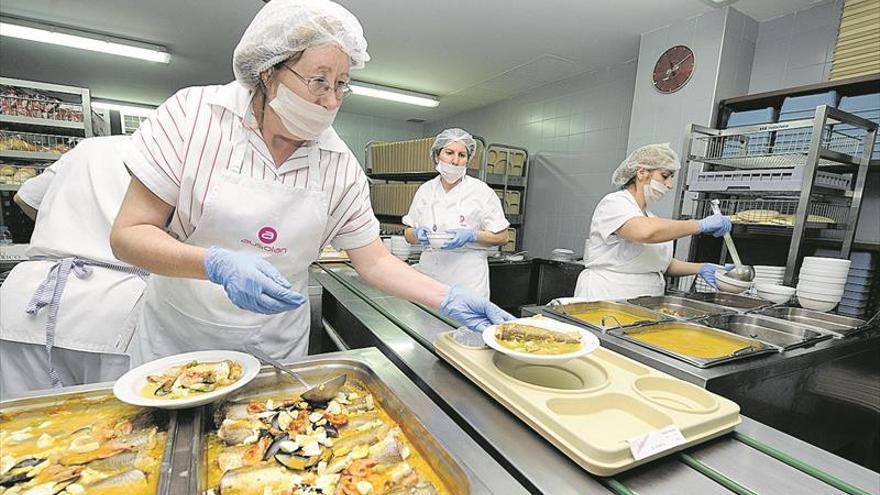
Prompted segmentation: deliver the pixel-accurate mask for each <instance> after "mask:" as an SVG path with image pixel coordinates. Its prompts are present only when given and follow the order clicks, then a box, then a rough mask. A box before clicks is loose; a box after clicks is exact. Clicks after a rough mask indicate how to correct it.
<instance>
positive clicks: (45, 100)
mask: <svg viewBox="0 0 880 495" xmlns="http://www.w3.org/2000/svg"><path fill="white" fill-rule="evenodd" d="M0 113H2V114H3V115H11V116H15V117H30V118H35V119H46V120H60V121H65V122H82V121H83V107H82V105H78V104H74V103H66V102H62V101H60V100H57V99H54V98H49V97H42V96H34V97H26V96H17V95H9V94H5V95H0Z"/></svg>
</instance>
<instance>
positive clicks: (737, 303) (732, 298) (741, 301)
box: [684, 292, 772, 311]
mask: <svg viewBox="0 0 880 495" xmlns="http://www.w3.org/2000/svg"><path fill="white" fill-rule="evenodd" d="M684 297H685V298H687V299H693V300H695V301H704V302H708V303H712V304H717V305H718V306H724V307H726V308H730V309H733V310H736V311H751V310H754V309H758V308H765V307H767V306H770V305H771V304H772V303H771V302H769V301H765V300H763V299H757V298H754V297H747V296H740V295H737V294H728V293H726V292H702V293H697V294H686V295H685V296H684Z"/></svg>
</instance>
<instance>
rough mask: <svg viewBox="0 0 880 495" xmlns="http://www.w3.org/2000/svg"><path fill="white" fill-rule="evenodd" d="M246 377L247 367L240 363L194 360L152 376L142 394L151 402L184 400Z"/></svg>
mask: <svg viewBox="0 0 880 495" xmlns="http://www.w3.org/2000/svg"><path fill="white" fill-rule="evenodd" d="M243 374H244V368H243V367H242V366H241V363H238V362H237V361H232V360H229V359H226V360H223V361H216V362H199V361H191V362H189V363H186V364H184V365H181V366H172V367H170V368H168V369H167V370H165V371H163V372H162V373H161V374H158V375H150V376H148V377H147V383H146V384H145V385H144V386H143V387H142V388H141V390H140V394H141V396H142V397H146V398H148V399H182V398H184V397H190V396H192V395H197V394H203V393H208V392H213V391H215V390H218V389H220V388H222V387H225V386H227V385H231V384H233V383H235V382H237V381H238V380H239V379H240V378H241V376H242V375H243Z"/></svg>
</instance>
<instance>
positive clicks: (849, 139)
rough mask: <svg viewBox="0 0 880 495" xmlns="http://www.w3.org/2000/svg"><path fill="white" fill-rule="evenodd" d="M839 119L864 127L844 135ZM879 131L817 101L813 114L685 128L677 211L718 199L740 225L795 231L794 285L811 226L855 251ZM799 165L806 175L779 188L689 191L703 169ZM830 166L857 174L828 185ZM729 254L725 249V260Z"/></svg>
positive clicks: (788, 273)
mask: <svg viewBox="0 0 880 495" xmlns="http://www.w3.org/2000/svg"><path fill="white" fill-rule="evenodd" d="M839 124H848V125H850V126H853V127H855V128H857V129H859V130H860V131H863V132H864V134H862V135H861V136H858V135H855V137H854V135H853V133H846V134H844V133H843V132H840V131H837V130H835V126H836V125H839ZM876 133H877V124H875V123H874V122H871V121H869V120H865V119H862V118H860V117H857V116H855V115H852V114H849V113H846V112H843V111H840V110H838V109H836V108H833V107H828V106H825V105H823V106H820V107H817V108H816V113H815V115H814V117H813V118H812V119H803V120H793V121H788V122H778V123H772V124H761V125H755V126H748V127H734V128H728V129H713V128H709V127H704V126H700V125H696V124H693V125H691V126H690V129H689V130H688V132H687V133H686V135H685V140H684V148H683V149H684V156H685V160H684V167H683V170H682V171H681V172H680V175H679V179H678V196H677V198H676V202H675V206H674V210H673V218H701V217H703V216H706V215H709V214H711V201H712V200H714V199H718V200H719V201H720V206H721V210H722V213H724V214H725V215H736V216H737V220H738V223H735V224H734V225H735V229H736V232H738V233H746V234H757V235H761V236H777V237H778V238H779V239H785V238H790V241H789V242H790V244H789V248H788V255H787V262H786V270H785V283H786V284H788V285H790V284H792V282H793V281H794V276H795V273H796V271H795V268H796V265H797V262H798V260H799V255H800V254H801V249H802V248H803V241H804V240H805V239H806V238H807V235H808V232H809V233H810V234H814V233H817V234H819V237H820V238H821V239H822V240H826V241H828V240H831V241H834V242H835V244H836V245H839V246H840V256H841V257H842V258H848V257H849V255H850V251H851V249H852V244H853V239H854V237H855V230H856V224H857V222H858V218H859V212H860V208H861V201H862V195H863V192H864V187H865V178H866V176H867V173H868V168H869V163H870V158H871V153H872V151H873V147H874V139H875V135H876ZM799 167H803V171H802V175H801V182H800V184H799V185H797V187H794V188H792V187H784V188H780V189H774V187H773V186H772V185H767V184H765V185H761V186H759V187H757V188H756V189H758V190H750V189H749V188H743V189H737V188H728V189H726V190H717V191H712V192H709V191H700V192H696V193H694V192H690V188H691V187H692V184H693V183H694V180H695V178H696V177H697V176H698V175H700V174H701V173H702V172H719V171H757V170H760V171H762V172H770V171H778V170H792V169H797V168H799ZM825 173H831V174H834V173H837V174H841V173H842V174H851V175H850V176H849V180H848V187H845V188H840V187H838V188H831V187H827V184H826V182H824V181H823V180H822V179H823V174H825ZM826 178H827V177H826ZM836 178H837V179H840V177H839V176H838V177H836ZM844 182H846V181H844ZM823 184H824V185H823ZM695 242H699V238H696V239H695ZM695 247H696V246H695V245H694V244H693V243H692V244H691V246H690V250H689V251H690V252H689V256H688V257H689V259H692V260H693V258H694V255H695V253H696V251H697V250H696V249H695ZM726 254H727V253H726V251H725V250H724V249H723V248H722V252H721V260H722V262H723V261H724V259H725V258H726Z"/></svg>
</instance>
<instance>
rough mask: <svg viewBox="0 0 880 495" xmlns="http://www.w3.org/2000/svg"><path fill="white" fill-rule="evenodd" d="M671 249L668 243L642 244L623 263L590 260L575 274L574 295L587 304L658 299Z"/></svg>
mask: <svg viewBox="0 0 880 495" xmlns="http://www.w3.org/2000/svg"><path fill="white" fill-rule="evenodd" d="M672 249H673V247H672V241H669V242H661V243H658V244H643V245H642V251H641V253H639V254H638V255H637V256H635V257H634V258H633V259H632V260H630V261H627V262H624V263H618V264H614V265H612V266H607V265H608V264H609V263H608V261H607V260H603V259H598V260H595V261H591V262H589V263H587V264H586V268H585V269H584V271H582V272H581V273H580V275H578V281H577V286H576V287H575V290H574V296H575V297H578V298H584V299H586V300H588V301H615V300H620V299H630V298H633V297H639V296H662V295H663V293H664V291H665V287H666V282H665V279H664V277H663V274H664V272H665V271H666V269H667V268H668V267H669V263H671V262H672ZM596 265H600V266H596ZM602 265H604V266H602Z"/></svg>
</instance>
